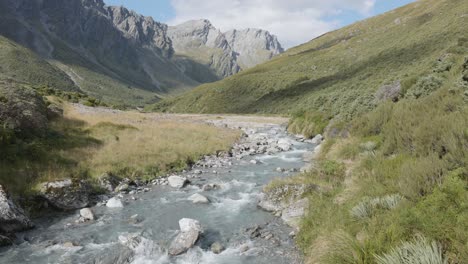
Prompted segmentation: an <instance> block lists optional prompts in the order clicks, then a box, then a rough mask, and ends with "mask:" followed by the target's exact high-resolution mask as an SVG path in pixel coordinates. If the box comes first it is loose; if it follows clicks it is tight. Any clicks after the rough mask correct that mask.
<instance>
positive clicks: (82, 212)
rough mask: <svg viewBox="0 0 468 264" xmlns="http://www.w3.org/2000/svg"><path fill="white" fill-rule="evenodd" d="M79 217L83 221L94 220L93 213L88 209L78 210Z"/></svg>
mask: <svg viewBox="0 0 468 264" xmlns="http://www.w3.org/2000/svg"><path fill="white" fill-rule="evenodd" d="M80 216H81V218H83V220H84V221H92V220H94V219H95V217H94V213H93V211H91V209H89V208H83V209H81V210H80Z"/></svg>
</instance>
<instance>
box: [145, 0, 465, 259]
mask: <svg viewBox="0 0 468 264" xmlns="http://www.w3.org/2000/svg"><path fill="white" fill-rule="evenodd" d="M464 10H468V3H467V2H466V1H462V0H443V1H436V0H423V1H417V2H415V3H413V4H410V5H408V6H405V7H402V8H399V9H397V10H395V11H392V12H388V13H386V14H383V15H380V16H377V17H374V18H371V19H367V20H365V21H362V22H358V23H356V24H353V25H350V26H348V27H345V28H343V29H340V30H337V31H334V32H330V33H327V34H325V35H323V36H321V37H319V38H317V39H315V40H312V41H311V42H309V43H306V44H304V45H301V46H298V47H296V48H293V49H291V50H289V51H288V52H286V53H285V54H283V55H282V56H279V57H277V58H275V59H273V60H272V61H270V62H267V63H265V64H263V65H259V66H257V67H255V68H253V69H250V70H247V71H244V72H242V73H240V74H238V75H236V76H233V77H230V78H227V79H225V80H222V81H220V82H216V83H213V84H206V85H202V86H200V87H198V88H196V89H195V90H193V91H190V92H188V93H186V94H183V95H181V96H178V97H175V98H171V99H168V100H164V101H162V102H160V103H158V104H156V105H154V106H153V109H154V110H160V111H168V112H202V113H226V112H227V113H281V114H290V115H291V116H292V117H293V118H292V120H291V122H290V124H289V131H290V132H292V133H303V134H305V135H306V136H307V137H312V136H314V135H316V134H318V133H323V134H325V138H326V141H325V143H323V145H322V149H321V153H320V155H319V157H318V160H317V162H316V166H315V169H313V170H312V171H311V172H309V173H306V174H303V175H300V176H298V177H297V178H294V180H290V181H277V182H275V183H273V184H272V185H271V186H273V187H271V188H274V187H275V188H276V187H278V185H281V184H290V183H291V182H293V183H295V184H299V183H307V184H310V183H315V184H318V185H320V186H322V187H323V188H322V189H323V190H325V191H322V192H319V193H317V192H314V191H311V193H309V194H308V196H309V199H310V201H311V206H310V208H309V213H308V215H307V216H306V217H305V219H304V220H303V223H302V225H301V232H300V233H299V235H298V237H297V242H298V244H299V245H300V246H301V247H302V249H303V250H304V252H305V253H306V256H307V262H308V263H468V231H467V230H468V170H467V168H468V130H467V128H468V125H467V124H468V77H467V76H468V56H467V55H468V41H467V39H468V38H467V35H466V29H465V27H464V25H466V24H467V22H466V19H467V17H466V14H465V13H464V12H465V11H464ZM267 191H268V188H267ZM415 237H416V238H415ZM405 241H406V242H405ZM433 241H434V242H433ZM392 248H393V250H392ZM402 254H407V256H403V258H406V259H405V260H404V261H402V260H401V258H402ZM421 259H431V260H430V261H429V262H418V261H420V260H421ZM405 261H406V262H405ZM408 261H409V262H408Z"/></svg>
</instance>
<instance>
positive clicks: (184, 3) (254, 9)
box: [169, 0, 376, 47]
mask: <svg viewBox="0 0 468 264" xmlns="http://www.w3.org/2000/svg"><path fill="white" fill-rule="evenodd" d="M375 2H376V0H288V1H284V0H217V1H212V0H171V3H172V6H173V7H174V9H175V12H176V17H175V18H174V19H173V20H171V21H169V23H170V24H179V23H182V22H184V21H187V20H190V19H199V18H206V19H209V20H210V21H211V22H212V23H213V24H215V25H217V26H218V27H220V28H221V29H222V30H223V31H225V30H229V29H232V28H252V27H254V28H264V29H268V30H270V31H271V33H273V34H275V35H277V36H278V37H279V39H280V41H281V42H282V43H283V45H284V46H285V47H291V46H294V45H297V44H300V43H303V42H306V41H308V40H310V39H311V38H313V37H315V36H318V35H320V34H322V33H325V32H327V31H330V30H332V29H334V28H336V27H337V26H338V21H334V20H330V19H328V18H329V17H330V16H332V15H336V14H339V13H341V12H357V13H361V14H368V13H369V12H370V11H372V9H373V7H374V6H375Z"/></svg>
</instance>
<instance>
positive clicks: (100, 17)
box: [0, 0, 283, 105]
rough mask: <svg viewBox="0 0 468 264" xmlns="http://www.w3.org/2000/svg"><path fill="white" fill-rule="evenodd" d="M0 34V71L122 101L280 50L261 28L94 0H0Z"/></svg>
mask: <svg viewBox="0 0 468 264" xmlns="http://www.w3.org/2000/svg"><path fill="white" fill-rule="evenodd" d="M0 34H1V35H2V36H4V37H5V38H0V45H1V47H2V49H3V50H4V51H3V52H4V54H3V56H0V63H1V64H2V65H5V66H4V68H0V78H2V79H5V78H8V79H14V80H16V81H21V82H26V83H31V84H34V85H49V86H52V87H56V88H60V89H65V90H81V91H83V92H86V93H88V94H90V95H92V96H94V97H97V98H100V99H103V100H104V101H107V102H110V103H115V104H129V105H143V104H145V103H151V102H155V101H157V100H159V98H160V97H164V96H165V95H167V94H172V93H177V92H180V91H184V90H187V89H190V88H193V87H195V86H197V85H199V84H202V83H206V82H213V81H217V80H220V79H222V78H224V77H227V76H230V75H233V74H235V73H237V72H239V71H241V70H243V69H247V68H249V67H252V66H255V65H257V64H259V63H262V62H265V61H266V60H269V59H271V58H272V57H273V56H275V55H278V54H280V53H282V52H283V48H282V47H281V44H280V43H279V42H278V40H277V38H276V37H275V36H273V35H271V34H270V33H269V32H267V31H264V30H260V29H246V30H232V31H229V32H226V33H222V32H221V31H219V30H217V29H216V28H215V27H214V26H213V25H211V23H210V22H209V21H207V20H197V21H189V22H186V23H183V24H181V25H178V26H174V27H169V26H167V25H165V24H163V23H159V22H156V21H154V20H153V19H152V18H151V17H144V16H141V15H139V14H137V13H135V12H133V11H130V10H128V9H126V8H124V7H112V6H111V7H109V6H106V5H105V4H104V2H103V1H102V0H67V1H59V0H48V1H41V0H0ZM17 44H20V45H17ZM28 49H29V50H28ZM31 51H33V52H31ZM16 57H22V58H23V59H22V60H17V59H15V58H16ZM13 64H14V65H16V66H14V67H13V66H12V65H13ZM28 69H31V70H28ZM33 69H34V70H33ZM38 69H41V71H39V70H38ZM25 72H35V74H34V76H30V75H29V74H25Z"/></svg>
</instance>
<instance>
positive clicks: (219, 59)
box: [168, 19, 284, 78]
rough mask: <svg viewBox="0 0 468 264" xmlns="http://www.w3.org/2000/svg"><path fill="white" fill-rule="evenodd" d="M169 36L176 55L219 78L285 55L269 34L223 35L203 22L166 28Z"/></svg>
mask: <svg viewBox="0 0 468 264" xmlns="http://www.w3.org/2000/svg"><path fill="white" fill-rule="evenodd" d="M168 35H169V36H170V38H171V39H172V41H173V45H174V49H175V52H176V54H178V55H180V56H185V57H189V58H192V59H193V60H195V61H197V62H199V63H201V64H203V65H207V66H209V67H210V68H211V69H212V70H213V71H214V73H215V74H216V75H217V76H218V77H220V78H223V77H227V76H230V75H233V74H236V73H237V72H239V71H241V70H244V69H247V68H250V67H253V66H255V65H257V64H260V63H262V62H265V61H267V60H269V59H271V58H272V57H273V56H275V55H278V54H280V53H282V52H283V51H284V50H283V48H282V47H281V44H280V43H279V41H278V39H277V38H276V36H274V35H271V34H270V33H269V32H268V31H265V30H261V29H245V30H231V31H228V32H226V33H223V32H221V31H220V30H219V29H216V28H215V27H214V26H213V25H212V24H211V22H210V21H208V20H206V19H203V20H192V21H188V22H185V23H183V24H180V25H177V26H172V27H169V31H168ZM183 67H184V68H187V66H183ZM192 67H193V66H192Z"/></svg>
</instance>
